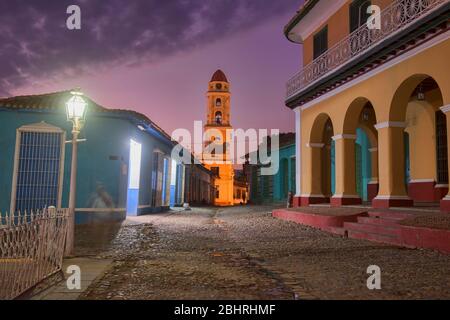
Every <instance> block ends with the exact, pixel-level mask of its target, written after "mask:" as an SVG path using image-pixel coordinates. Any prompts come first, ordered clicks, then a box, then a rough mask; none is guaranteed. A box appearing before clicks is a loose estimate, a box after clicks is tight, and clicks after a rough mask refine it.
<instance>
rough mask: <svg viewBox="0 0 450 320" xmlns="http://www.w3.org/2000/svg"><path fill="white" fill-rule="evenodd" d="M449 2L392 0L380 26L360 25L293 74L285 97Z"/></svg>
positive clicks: (382, 16)
mask: <svg viewBox="0 0 450 320" xmlns="http://www.w3.org/2000/svg"><path fill="white" fill-rule="evenodd" d="M448 2H450V0H396V1H393V2H392V3H391V4H390V5H389V6H388V7H386V8H385V9H384V10H382V12H381V29H369V28H368V26H367V24H366V23H365V24H363V25H362V26H361V27H359V28H358V29H356V30H355V31H354V32H352V33H351V34H349V35H348V36H347V37H345V38H344V39H343V40H341V41H340V42H338V43H337V44H336V45H334V46H333V47H331V48H330V49H329V50H327V51H326V52H324V53H323V54H322V55H321V56H319V57H318V58H316V59H315V60H314V61H313V62H311V63H310V64H308V65H307V66H305V67H304V68H303V70H301V71H300V72H299V73H297V74H296V75H295V76H294V77H292V78H291V79H290V80H289V81H288V83H287V99H289V98H291V97H293V96H294V95H295V94H297V93H298V92H300V91H302V90H304V89H306V88H307V87H309V86H310V85H312V84H313V83H315V82H316V81H318V80H319V79H321V78H323V77H324V76H325V75H327V74H329V73H331V72H334V71H337V70H338V69H339V68H340V67H342V66H344V65H346V64H348V63H349V62H351V61H352V60H355V59H356V58H358V57H359V56H361V55H362V54H364V53H365V52H367V51H368V50H369V49H371V48H373V47H374V46H376V45H377V44H378V43H380V42H382V41H383V40H385V39H388V38H390V37H392V36H394V35H395V34H397V33H398V32H400V31H401V30H402V29H404V28H405V27H407V26H408V25H410V24H412V23H413V22H414V21H415V20H417V19H419V18H422V17H425V16H426V15H428V14H430V13H431V12H433V11H434V10H436V9H437V8H439V7H440V6H442V5H444V4H446V3H448Z"/></svg>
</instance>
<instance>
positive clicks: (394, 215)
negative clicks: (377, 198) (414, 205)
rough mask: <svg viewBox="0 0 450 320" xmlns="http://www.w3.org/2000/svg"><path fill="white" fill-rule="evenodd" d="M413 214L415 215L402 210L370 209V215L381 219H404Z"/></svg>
mask: <svg viewBox="0 0 450 320" xmlns="http://www.w3.org/2000/svg"><path fill="white" fill-rule="evenodd" d="M412 216H414V214H413V213H408V212H400V211H369V217H373V218H381V219H391V220H404V219H408V218H411V217H412Z"/></svg>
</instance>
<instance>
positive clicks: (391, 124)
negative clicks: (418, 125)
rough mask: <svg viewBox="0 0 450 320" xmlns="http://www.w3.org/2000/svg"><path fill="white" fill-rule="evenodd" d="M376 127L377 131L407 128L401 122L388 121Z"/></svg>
mask: <svg viewBox="0 0 450 320" xmlns="http://www.w3.org/2000/svg"><path fill="white" fill-rule="evenodd" d="M374 127H375V129H377V130H380V129H384V128H406V123H405V122H399V121H386V122H381V123H377V124H376V125H375V126H374Z"/></svg>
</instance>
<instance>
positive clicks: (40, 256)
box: [0, 209, 68, 299]
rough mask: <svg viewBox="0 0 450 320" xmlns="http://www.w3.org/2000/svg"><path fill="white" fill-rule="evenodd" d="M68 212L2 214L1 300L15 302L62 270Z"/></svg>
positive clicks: (0, 233)
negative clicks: (27, 291)
mask: <svg viewBox="0 0 450 320" xmlns="http://www.w3.org/2000/svg"><path fill="white" fill-rule="evenodd" d="M67 218H68V210H67V209H45V210H39V211H35V212H31V213H28V214H27V213H23V214H21V213H17V214H6V215H2V214H1V213H0V299H14V298H16V297H18V296H19V295H21V294H22V293H23V292H25V291H26V290H28V289H30V288H31V287H33V286H35V285H36V284H38V283H39V282H41V281H42V280H44V279H45V278H47V277H49V276H51V275H52V274H54V273H56V272H58V271H59V270H61V265H62V259H63V255H64V243H65V236H66V231H67Z"/></svg>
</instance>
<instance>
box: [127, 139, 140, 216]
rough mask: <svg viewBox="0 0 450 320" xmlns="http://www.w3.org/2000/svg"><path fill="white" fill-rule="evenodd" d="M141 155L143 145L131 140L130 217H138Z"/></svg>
mask: <svg viewBox="0 0 450 320" xmlns="http://www.w3.org/2000/svg"><path fill="white" fill-rule="evenodd" d="M141 154H142V145H141V144H140V143H138V142H136V141H134V140H132V139H131V140H130V162H129V170H128V193H127V215H130V216H137V214H138V205H139V183H140V176H141Z"/></svg>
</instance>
